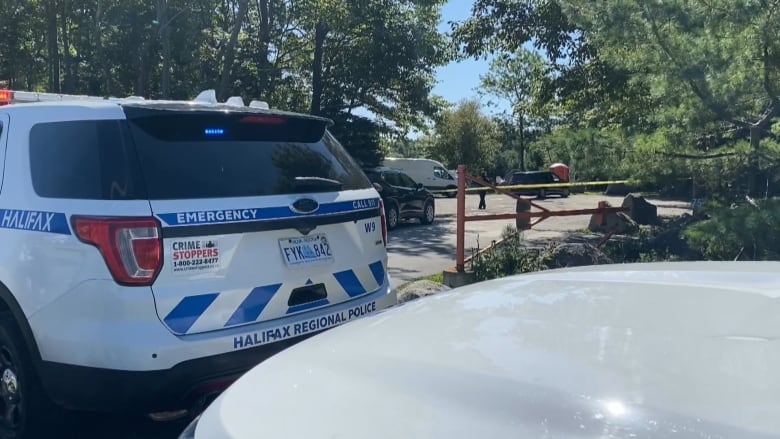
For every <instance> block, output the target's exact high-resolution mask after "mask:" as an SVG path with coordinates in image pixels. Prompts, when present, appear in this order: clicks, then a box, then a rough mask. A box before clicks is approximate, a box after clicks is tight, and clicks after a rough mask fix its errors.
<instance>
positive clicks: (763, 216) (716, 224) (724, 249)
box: [684, 198, 780, 261]
mask: <svg viewBox="0 0 780 439" xmlns="http://www.w3.org/2000/svg"><path fill="white" fill-rule="evenodd" d="M705 213H706V214H707V215H708V216H709V219H706V220H704V221H701V222H699V223H696V224H694V225H692V226H690V227H689V228H688V229H687V230H686V231H685V232H684V236H685V238H686V240H687V241H688V243H689V245H690V246H691V247H692V248H694V249H696V250H698V251H700V252H701V253H702V254H703V256H704V258H705V259H707V260H717V261H724V260H735V259H743V260H777V259H780V233H778V230H780V199H778V198H773V199H768V200H762V201H757V202H756V204H755V205H753V204H750V203H746V204H743V205H739V206H726V205H722V204H710V205H708V206H706V207H705Z"/></svg>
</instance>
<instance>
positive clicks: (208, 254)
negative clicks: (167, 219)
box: [171, 239, 222, 274]
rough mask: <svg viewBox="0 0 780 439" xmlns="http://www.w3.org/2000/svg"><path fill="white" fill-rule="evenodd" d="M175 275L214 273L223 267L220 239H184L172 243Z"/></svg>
mask: <svg viewBox="0 0 780 439" xmlns="http://www.w3.org/2000/svg"><path fill="white" fill-rule="evenodd" d="M171 260H172V264H171V266H172V267H173V273H174V274H199V273H212V272H215V271H218V270H219V269H220V268H221V267H222V264H221V255H220V253H219V240H218V239H182V240H176V241H173V242H172V243H171Z"/></svg>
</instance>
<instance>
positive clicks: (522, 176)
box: [502, 171, 570, 199]
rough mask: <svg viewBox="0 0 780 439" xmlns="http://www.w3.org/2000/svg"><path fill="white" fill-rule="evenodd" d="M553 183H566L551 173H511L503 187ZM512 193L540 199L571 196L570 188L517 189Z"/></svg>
mask: <svg viewBox="0 0 780 439" xmlns="http://www.w3.org/2000/svg"><path fill="white" fill-rule="evenodd" d="M553 183H566V182H565V181H563V180H561V178H560V177H558V176H557V175H556V174H554V173H553V172H550V171H529V172H511V173H509V174H508V175H507V176H506V178H505V179H504V182H503V183H502V186H514V185H526V184H527V185H541V184H553ZM512 193H514V194H517V195H531V196H535V197H537V198H540V199H544V198H546V197H547V196H549V195H558V196H561V197H563V198H566V197H568V196H569V194H570V191H569V188H561V187H546V188H528V189H515V190H512Z"/></svg>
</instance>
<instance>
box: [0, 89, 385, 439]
mask: <svg viewBox="0 0 780 439" xmlns="http://www.w3.org/2000/svg"><path fill="white" fill-rule="evenodd" d="M2 92H3V93H2V97H3V98H4V99H0V100H1V101H2V104H5V103H10V105H0V146H2V148H3V154H0V175H2V191H1V192H0V242H2V246H0V308H1V309H0V375H1V376H2V378H1V379H0V396H2V398H0V437H9V438H10V437H13V438H40V437H56V433H54V434H45V433H43V432H41V431H40V430H42V429H48V428H50V426H51V424H49V423H48V422H47V418H48V417H49V416H50V415H51V414H52V413H54V412H55V411H54V410H52V409H51V408H50V404H51V403H55V404H57V405H59V406H62V407H65V408H70V409H83V410H89V411H109V412H121V413H139V414H150V413H151V414H154V413H157V414H158V415H160V413H161V412H172V411H174V412H175V411H181V410H187V409H190V408H191V407H192V406H193V404H196V403H198V402H199V401H202V400H203V399H206V398H210V397H212V396H213V395H215V394H216V393H218V392H219V391H221V390H222V389H223V388H224V387H226V386H227V385H228V384H229V383H230V382H232V380H234V379H235V378H236V377H237V376H239V375H241V374H242V373H244V372H245V371H247V370H249V369H250V368H251V367H252V366H254V365H256V364H257V363H258V362H260V361H262V360H264V359H265V358H267V357H269V356H270V355H271V354H273V353H275V352H278V351H280V350H282V349H284V348H285V347H287V346H290V345H292V344H294V343H296V342H298V341H300V340H302V339H303V338H306V337H308V336H310V335H312V334H314V333H317V332H320V331H323V330H325V329H327V328H330V327H333V326H336V325H338V324H341V323H343V322H345V321H347V320H349V319H352V318H356V317H357V316H361V315H365V314H367V313H371V312H375V311H377V310H380V309H382V308H385V307H387V306H391V305H393V304H395V297H396V294H395V292H394V290H393V289H392V288H391V286H390V279H389V277H388V275H387V250H386V247H385V245H386V239H387V235H386V229H385V227H384V210H383V208H382V201H381V198H380V197H379V194H378V193H377V191H376V190H375V189H374V187H373V186H372V184H371V182H370V181H368V179H367V178H366V176H365V174H364V173H363V172H362V169H361V168H360V166H359V165H357V163H356V162H355V161H354V160H353V159H352V158H351V157H350V156H349V154H348V153H347V152H346V151H345V150H344V148H343V147H342V146H341V144H340V143H339V142H338V140H336V138H335V137H333V136H332V135H331V134H330V132H329V131H328V130H327V127H328V126H329V124H331V123H332V122H331V121H330V120H328V119H324V118H319V117H312V116H309V115H304V114H294V113H288V112H282V111H278V110H269V109H267V107H265V108H263V107H264V106H263V105H258V104H257V103H256V102H253V103H252V104H250V105H249V106H245V105H244V104H243V101H242V100H241V98H239V97H235V98H231V99H230V101H229V102H227V103H222V102H217V101H216V99H215V97H214V95H215V94H214V92H213V90H212V91H206V92H204V93H202V94H201V95H200V96H198V97H197V98H196V99H194V100H192V101H178V102H175V101H149V100H142V99H137V98H126V99H109V100H107V99H103V98H100V97H92V98H88V97H83V96H67V95H59V94H38V93H31V92H19V91H7V90H3V91H2ZM162 414H163V415H166V416H167V415H168V413H162Z"/></svg>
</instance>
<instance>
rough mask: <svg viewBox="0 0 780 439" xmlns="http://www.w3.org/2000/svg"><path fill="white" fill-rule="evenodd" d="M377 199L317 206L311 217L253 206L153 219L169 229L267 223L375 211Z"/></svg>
mask: <svg viewBox="0 0 780 439" xmlns="http://www.w3.org/2000/svg"><path fill="white" fill-rule="evenodd" d="M377 207H379V198H366V199H362V200H352V201H338V202H335V203H323V204H320V207H319V209H317V211H316V212H314V213H311V214H301V213H296V212H293V211H292V210H291V209H290V207H289V206H277V207H255V208H249V209H222V210H198V211H190V212H171V213H160V214H158V215H157V216H158V217H159V218H160V219H161V220H162V221H163V222H164V223H165V224H166V225H169V226H185V225H197V224H224V223H237V222H248V221H269V220H280V219H290V218H297V217H316V216H319V215H332V214H336V213H348V212H357V211H361V210H368V209H376V208H377Z"/></svg>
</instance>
